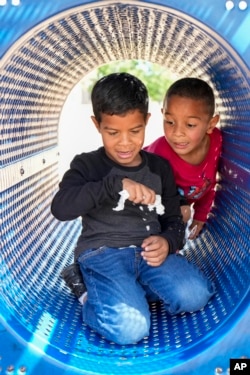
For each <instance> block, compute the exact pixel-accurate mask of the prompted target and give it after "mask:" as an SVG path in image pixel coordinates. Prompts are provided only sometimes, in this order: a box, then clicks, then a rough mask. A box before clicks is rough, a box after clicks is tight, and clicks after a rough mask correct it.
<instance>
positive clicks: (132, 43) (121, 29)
mask: <svg viewBox="0 0 250 375" xmlns="http://www.w3.org/2000/svg"><path fill="white" fill-rule="evenodd" d="M125 59H142V60H146V61H150V62H154V63H157V64H159V65H162V66H166V68H168V69H169V70H171V71H173V72H174V73H177V74H178V75H179V76H180V77H182V76H183V77H184V76H195V77H200V78H203V79H205V80H206V81H207V82H208V83H210V84H211V86H212V87H213V89H214V91H215V95H216V103H217V111H218V112H219V113H220V116H221V120H220V126H221V129H222V132H223V153H222V157H221V165H220V170H219V183H218V192H217V195H216V199H215V202H214V206H213V209H212V214H211V217H210V218H209V221H208V224H207V227H206V231H205V232H204V233H203V234H202V235H201V236H200V238H198V239H197V240H196V241H192V242H190V243H189V249H188V253H187V257H188V258H189V259H190V260H191V261H193V262H195V263H196V264H197V265H198V266H200V267H201V268H202V269H203V270H204V272H205V273H206V274H207V275H208V276H209V277H210V278H211V279H212V280H214V281H215V283H216V286H217V293H216V296H215V298H214V299H213V300H212V301H210V302H209V304H208V306H206V307H205V308H204V309H203V310H202V311H199V312H197V313H193V314H182V315H181V316H173V317H169V316H167V315H166V313H165V312H164V310H163V308H162V306H161V305H153V306H152V328H151V333H150V336H149V337H147V338H145V339H144V340H142V342H140V343H138V344H136V345H129V346H118V345H116V344H114V343H110V342H107V341H106V340H105V339H104V338H102V337H100V336H99V335H97V334H96V333H95V332H93V331H92V330H90V329H89V328H88V327H87V326H85V325H84V324H83V323H82V321H81V308H80V305H79V304H78V302H77V301H76V300H75V298H74V297H73V296H72V295H71V294H70V293H69V290H68V289H67V288H66V287H65V285H64V284H63V281H62V280H61V278H60V272H61V270H62V269H63V268H64V267H65V266H66V265H67V264H69V263H70V262H71V261H72V259H73V248H74V245H75V242H76V238H77V237H78V235H79V231H80V222H79V221H78V220H76V221H74V222H67V223H60V222H58V221H57V220H55V219H54V218H53V217H52V215H51V213H50V203H51V200H52V197H53V195H54V193H55V191H56V190H57V187H58V161H59V157H60V155H59V153H60V150H59V149H58V144H57V139H58V137H57V133H58V122H59V118H60V113H61V109H62V106H63V104H64V102H65V100H66V98H67V95H68V93H69V92H70V91H71V89H72V87H73V86H74V85H75V84H76V83H77V82H78V81H79V80H80V79H81V78H82V77H83V76H84V75H86V74H87V73H88V72H90V71H92V70H93V69H94V68H96V67H98V66H100V65H102V64H104V63H108V62H110V61H115V60H125ZM247 72H248V71H247V68H246V66H245V65H244V62H243V61H241V60H240V58H239V57H238V56H237V55H236V54H235V52H234V51H233V50H232V48H231V47H230V46H229V45H228V44H227V43H226V42H225V41H223V40H221V38H219V36H218V35H216V34H215V33H214V32H212V31H211V30H208V29H207V28H205V26H204V25H202V24H200V23H199V22H198V21H197V20H193V19H192V20H191V19H190V18H188V17H187V16H186V15H184V14H181V13H180V12H178V11H175V10H173V9H170V8H167V7H161V6H154V5H152V4H151V5H150V4H144V3H143V2H134V4H127V5H124V4H121V3H112V2H105V3H103V4H102V5H100V4H98V3H96V4H91V6H90V5H87V6H81V7H77V8H73V9H71V10H68V11H67V12H64V13H61V14H59V15H57V16H56V17H53V19H48V20H47V21H46V22H44V23H43V24H41V25H39V27H37V28H35V29H34V30H32V31H30V32H29V33H28V34H27V35H25V36H24V37H23V38H22V39H21V40H20V41H19V42H18V43H16V44H15V45H14V46H13V48H11V50H10V51H9V52H8V54H7V55H6V56H5V57H4V58H3V60H2V62H1V87H0V92H1V99H0V100H1V108H2V113H1V150H0V153H1V166H0V171H1V182H0V183H1V243H2V249H1V253H0V262H1V274H0V279H1V308H0V312H1V315H2V317H3V320H4V322H5V324H6V325H7V326H9V327H13V328H14V329H15V331H16V333H17V334H18V335H19V336H20V337H22V338H23V339H24V340H26V341H27V342H32V343H34V345H35V346H36V347H37V349H38V350H39V351H41V352H42V353H43V355H46V356H48V357H50V358H54V359H55V360H56V361H58V362H59V363H61V365H62V364H65V365H70V366H72V367H73V369H74V371H79V372H82V373H84V371H85V372H91V373H93V374H103V373H112V374H119V375H121V374H125V375H127V374H128V371H129V372H131V373H135V374H137V375H139V374H154V373H158V371H159V369H160V370H162V371H163V370H167V369H170V368H173V367H175V366H177V365H178V364H180V363H183V362H185V361H186V360H187V358H188V357H189V356H192V353H193V351H194V348H195V351H196V353H199V352H202V351H203V350H205V349H206V348H208V347H209V346H210V345H211V342H212V341H213V340H212V337H214V338H216V337H219V336H220V332H222V331H223V332H225V330H226V329H229V327H230V325H232V324H234V322H235V321H237V319H240V316H241V315H242V314H243V312H244V311H245V310H246V308H247V293H248V291H249V272H248V270H249V238H250V236H249V234H250V233H249V185H250V178H249V141H250V136H249V120H250V111H249V100H250V86H249V83H248V73H247ZM83 116H84V114H83ZM69 126H70V125H69ZM239 270H240V272H239ZM226 327H227V328H226ZM131 366H132V368H131ZM128 369H129V370H128Z"/></svg>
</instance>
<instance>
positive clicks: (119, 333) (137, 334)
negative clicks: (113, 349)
mask: <svg viewBox="0 0 250 375" xmlns="http://www.w3.org/2000/svg"><path fill="white" fill-rule="evenodd" d="M116 310H117V313H118V314H117V315H116V317H115V319H114V320H113V321H112V319H111V322H110V324H109V330H110V334H111V339H112V341H114V342H115V343H117V344H120V345H127V344H134V343H136V342H138V341H140V340H141V339H143V338H144V337H146V336H148V335H149V329H150V316H149V314H148V316H145V315H143V314H142V313H141V312H140V311H139V310H137V309H135V308H134V307H131V306H127V305H126V304H120V305H119V306H116Z"/></svg>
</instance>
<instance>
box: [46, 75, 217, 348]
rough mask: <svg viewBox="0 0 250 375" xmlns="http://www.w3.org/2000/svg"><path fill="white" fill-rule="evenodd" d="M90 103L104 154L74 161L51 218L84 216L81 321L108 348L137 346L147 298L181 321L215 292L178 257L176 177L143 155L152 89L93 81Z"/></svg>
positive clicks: (121, 80) (129, 81) (115, 78)
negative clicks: (105, 341)
mask: <svg viewBox="0 0 250 375" xmlns="http://www.w3.org/2000/svg"><path fill="white" fill-rule="evenodd" d="M91 100H92V105H93V112H94V116H92V120H93V123H94V124H95V126H96V128H97V130H98V132H99V133H100V135H101V137H102V141H103V147H101V148H100V149H98V150H96V151H93V152H89V153H83V154H81V155H77V156H76V157H75V158H74V159H73V161H72V163H71V165H70V169H69V170H68V171H67V172H66V173H65V175H64V177H63V179H62V181H61V183H60V185H59V191H58V192H57V194H56V195H55V197H54V199H53V202H52V206H51V210H52V213H53V215H54V216H55V217H56V218H57V219H59V220H74V219H76V218H77V217H79V216H81V217H82V225H83V229H82V233H81V235H80V237H79V239H78V242H77V246H76V249H75V260H76V263H77V264H78V265H79V267H80V270H81V273H82V276H83V279H84V281H85V284H86V287H87V291H88V292H87V298H85V300H84V301H83V306H82V316H83V321H84V322H85V323H86V324H88V325H89V326H90V327H91V328H92V329H94V330H96V331H97V332H99V333H100V334H101V335H103V336H104V337H106V338H107V339H109V340H111V341H114V342H116V343H118V344H132V343H135V342H137V341H139V340H141V339H142V338H143V337H145V336H147V335H148V334H149V329H150V310H149V304H148V298H147V297H149V295H150V298H151V300H152V296H154V297H155V299H159V300H162V301H163V303H164V306H165V308H166V311H167V312H168V313H170V314H177V313H181V312H184V311H195V310H198V309H200V308H202V307H203V306H204V305H205V304H206V303H207V302H208V300H209V299H210V297H211V296H212V295H213V294H214V286H213V284H212V283H211V282H210V281H209V280H207V279H206V277H205V276H204V275H203V274H202V273H201V272H200V271H199V270H198V269H197V268H196V267H195V266H194V265H193V264H191V263H189V262H188V261H187V259H186V258H184V257H182V256H181V255H178V254H176V251H177V250H178V249H180V248H182V245H183V238H184V230H185V227H184V223H183V221H182V216H181V212H180V205H179V195H178V192H177V189H176V185H175V181H174V177H173V173H172V169H171V167H170V165H169V163H168V161H166V160H164V159H162V158H161V157H159V156H156V155H153V154H150V153H147V152H146V151H143V150H142V146H143V142H144V135H145V128H146V125H147V121H148V119H149V116H150V114H149V113H148V94H147V90H146V87H145V86H144V84H143V83H142V82H141V81H140V80H138V79H137V78H136V77H134V76H132V75H130V74H127V73H114V74H110V75H108V76H106V77H104V78H102V79H100V80H99V81H97V83H96V84H95V86H94V88H93V91H92V95H91ZM65 279H66V278H65Z"/></svg>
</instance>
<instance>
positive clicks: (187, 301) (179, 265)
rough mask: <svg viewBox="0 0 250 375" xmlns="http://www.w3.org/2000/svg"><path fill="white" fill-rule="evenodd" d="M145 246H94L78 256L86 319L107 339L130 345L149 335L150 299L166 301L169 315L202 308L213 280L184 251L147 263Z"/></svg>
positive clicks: (88, 323)
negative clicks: (84, 289) (163, 259)
mask: <svg viewBox="0 0 250 375" xmlns="http://www.w3.org/2000/svg"><path fill="white" fill-rule="evenodd" d="M141 251H142V248H140V247H128V248H121V249H117V248H109V247H105V246H104V247H101V248H99V249H90V250H87V251H84V252H83V253H82V254H81V255H80V257H79V258H78V262H79V264H80V268H81V271H82V274H83V277H84V282H85V284H86V287H87V290H88V297H87V301H86V302H85V303H84V305H83V307H82V316H83V321H84V322H85V323H86V324H87V325H88V326H90V327H91V328H92V329H94V330H95V331H97V332H98V333H99V334H101V335H103V336H104V337H105V338H106V339H108V340H110V341H113V342H115V343H118V344H132V343H135V342H138V341H139V340H141V339H142V338H143V337H145V336H148V335H149V329H150V309H149V303H148V300H150V301H152V300H153V299H154V298H155V299H157V298H158V299H159V300H162V301H163V303H164V306H165V309H166V311H167V312H168V313H169V314H178V313H181V312H192V311H196V310H199V309H201V308H202V307H203V306H205V305H206V303H207V302H208V300H209V299H210V298H211V296H212V295H213V294H214V292H215V288H214V285H213V284H212V283H211V282H210V281H209V280H208V279H207V278H206V277H205V276H204V275H203V274H202V273H201V271H200V270H199V269H198V268H197V267H195V266H194V265H193V264H191V263H190V262H188V261H187V259H186V258H185V257H183V256H181V255H176V254H174V255H169V256H168V257H167V259H166V260H165V261H164V262H163V263H162V264H161V265H160V266H158V267H152V266H149V265H148V264H147V263H146V262H145V261H144V259H143V258H142V256H141Z"/></svg>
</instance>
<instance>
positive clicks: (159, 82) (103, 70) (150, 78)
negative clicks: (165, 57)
mask: <svg viewBox="0 0 250 375" xmlns="http://www.w3.org/2000/svg"><path fill="white" fill-rule="evenodd" d="M119 72H128V73H130V74H133V75H135V76H136V77H138V78H139V79H140V80H141V81H142V82H143V83H144V84H145V85H146V87H147V89H148V93H149V97H150V99H151V100H152V101H154V102H158V103H161V102H162V101H163V98H164V96H165V93H166V90H167V88H168V87H169V86H170V85H171V84H172V83H173V81H175V80H176V79H177V77H175V76H174V75H173V73H171V72H169V71H168V70H167V69H166V68H165V67H163V66H160V65H158V64H153V63H150V62H148V61H143V60H124V61H114V62H111V63H109V64H105V65H102V66H100V67H99V68H98V69H97V70H96V74H94V75H93V73H92V74H91V79H90V80H89V84H88V87H87V90H88V91H89V92H91V90H92V88H93V85H94V83H95V82H96V81H97V80H99V79H100V78H102V77H104V76H106V75H108V74H110V73H119Z"/></svg>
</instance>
